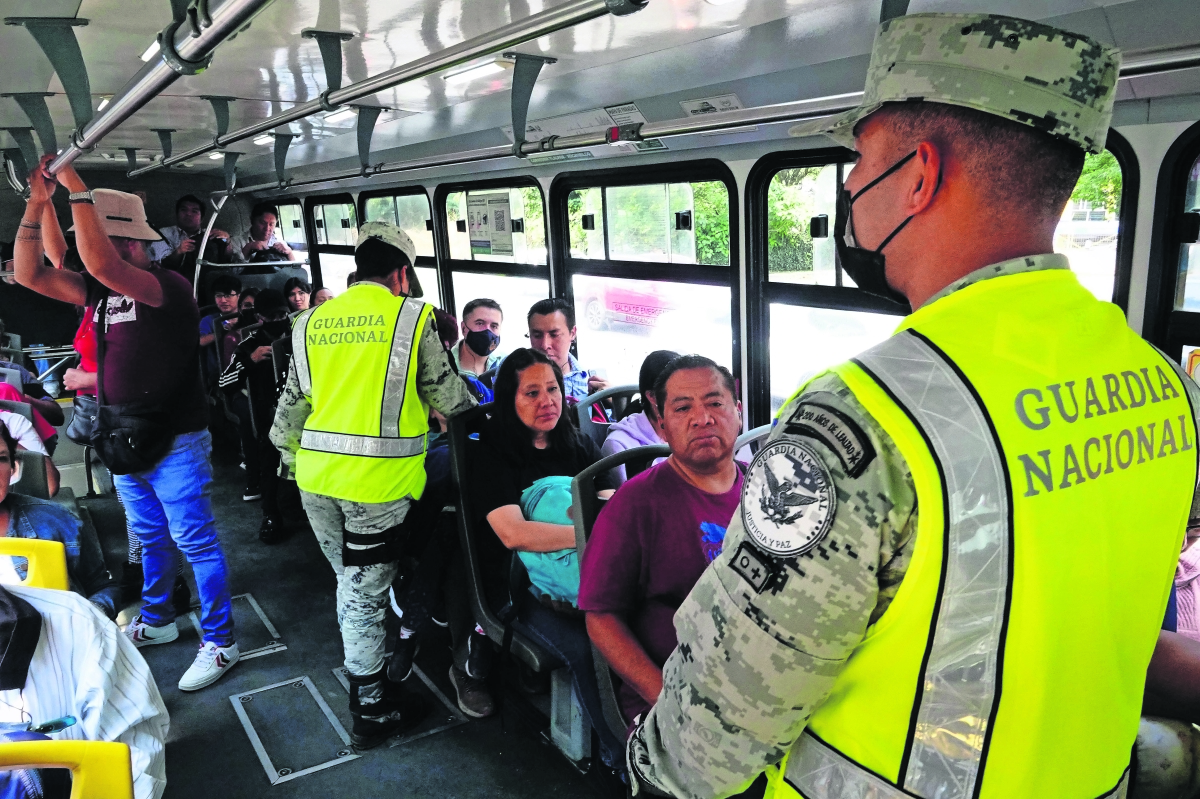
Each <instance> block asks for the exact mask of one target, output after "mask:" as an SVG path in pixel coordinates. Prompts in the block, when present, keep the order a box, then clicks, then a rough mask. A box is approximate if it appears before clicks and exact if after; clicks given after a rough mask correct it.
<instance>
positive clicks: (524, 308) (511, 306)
mask: <svg viewBox="0 0 1200 799" xmlns="http://www.w3.org/2000/svg"><path fill="white" fill-rule="evenodd" d="M453 280H454V283H453V288H454V302H455V304H456V305H457V306H458V307H457V308H455V314H456V316H457V317H458V320H459V321H460V322H461V321H462V315H463V314H462V311H463V308H464V307H465V306H466V304H467V303H468V302H470V301H471V300H476V299H480V298H482V297H486V298H487V299H490V300H495V301H496V302H498V303H499V304H500V308H501V309H502V311H503V313H504V327H503V328H502V329H501V331H500V347H499V349H498V350H497V352H499V353H501V354H508V353H510V352H512V351H513V350H515V349H519V348H520V347H528V346H529V339H528V338H526V334H527V333H528V332H529V328H528V325H527V324H526V322H525V316H526V314H528V313H529V308H530V307H531V306H532V305H533V304H534V303H535V302H537V301H538V300H544V299H546V298H547V297H549V296H550V281H548V280H541V279H539V278H533V277H513V276H508V275H489V274H482V273H479V272H455V273H454V274H453ZM421 282H422V284H423V285H424V282H425V276H424V275H421ZM460 332H461V331H460Z"/></svg>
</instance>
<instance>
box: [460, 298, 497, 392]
mask: <svg viewBox="0 0 1200 799" xmlns="http://www.w3.org/2000/svg"><path fill="white" fill-rule="evenodd" d="M503 325H504V311H502V310H500V303H498V302H496V301H495V300H489V299H486V298H480V299H476V300H471V301H470V302H468V303H467V304H466V305H465V306H463V318H462V335H463V340H462V341H461V342H459V344H458V346H457V347H454V348H453V349H452V350H451V352H452V353H453V354H454V363H455V365H457V366H458V373H459V374H460V375H470V376H471V377H479V376H480V375H481V374H483V373H484V372H487V371H488V370H490V369H494V368H495V367H496V365H497V364H499V363H500V354H499V353H497V352H496V348H497V347H499V346H500V328H501V327H503ZM455 338H457V336H456V337H455Z"/></svg>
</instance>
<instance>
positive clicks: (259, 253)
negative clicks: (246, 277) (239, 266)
mask: <svg viewBox="0 0 1200 799" xmlns="http://www.w3.org/2000/svg"><path fill="white" fill-rule="evenodd" d="M278 227H279V209H278V208H276V207H275V206H274V205H272V204H271V203H269V202H261V203H257V204H255V206H254V207H253V208H251V209H250V229H249V230H248V231H246V233H245V235H242V236H236V237H234V239H233V240H232V241H231V242H230V247H229V256H230V258H232V259H233V260H234V261H238V262H240V263H262V262H266V261H295V260H296V253H295V252H293V250H292V248H291V247H289V246H288V244H287V242H286V241H284V240H283V239H281V238H279V237H278V236H276V234H275V231H276V229H277V228H278Z"/></svg>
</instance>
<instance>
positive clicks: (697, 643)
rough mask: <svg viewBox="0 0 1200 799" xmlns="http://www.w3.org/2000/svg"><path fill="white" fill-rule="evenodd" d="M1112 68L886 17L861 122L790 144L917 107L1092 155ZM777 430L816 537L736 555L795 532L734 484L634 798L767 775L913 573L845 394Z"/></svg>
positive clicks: (767, 497) (716, 792)
mask: <svg viewBox="0 0 1200 799" xmlns="http://www.w3.org/2000/svg"><path fill="white" fill-rule="evenodd" d="M1119 64H1120V56H1119V53H1118V52H1117V51H1115V50H1113V49H1111V48H1107V47H1104V46H1102V45H1100V44H1098V43H1096V42H1094V41H1092V40H1090V39H1087V38H1085V37H1081V36H1077V35H1075V34H1070V33H1066V32H1064V31H1061V30H1058V29H1056V28H1052V27H1050V26H1047V25H1042V24H1039V23H1034V22H1027V21H1024V20H1017V19H1012V18H1009V17H999V16H993V15H984V14H962V15H944V14H918V15H912V16H907V17H899V18H897V19H894V20H891V21H889V22H885V23H883V24H882V25H881V26H880V30H879V34H878V36H877V38H876V41H875V46H874V48H873V50H872V56H871V64H870V67H869V68H868V73H867V84H866V89H865V92H864V97H863V101H862V105H861V106H859V107H858V108H856V109H854V110H852V111H850V112H847V113H845V114H843V115H841V116H839V117H835V118H833V119H820V120H814V121H810V122H806V123H802V124H800V125H797V126H795V127H793V128H792V129H791V131H790V132H791V133H792V135H796V136H805V135H814V134H818V133H821V134H827V135H830V136H832V137H833V138H834V139H836V140H837V141H838V142H839V143H841V144H844V145H846V146H851V147H852V146H853V145H854V128H855V126H856V125H857V124H858V123H859V122H860V121H862V120H863V119H864V118H866V117H867V116H869V115H870V114H872V113H874V112H875V111H877V110H879V109H880V108H881V107H882V106H883V105H884V104H885V103H893V102H913V101H927V102H939V103H946V104H951V105H957V106H962V107H967V108H973V109H975V110H979V111H983V112H986V113H989V114H994V115H997V116H1000V117H1003V118H1006V119H1009V120H1013V121H1016V122H1020V123H1023V124H1027V125H1030V126H1032V127H1035V128H1037V129H1039V130H1042V131H1044V132H1046V133H1049V134H1050V135H1052V136H1055V137H1058V138H1061V139H1065V140H1067V141H1069V142H1071V143H1073V144H1075V145H1077V146H1079V147H1080V148H1082V149H1084V150H1087V151H1090V152H1093V153H1098V152H1101V151H1102V150H1103V149H1104V142H1105V138H1106V135H1107V130H1108V123H1109V119H1110V118H1111V113H1112V101H1113V95H1114V92H1115V87H1116V82H1117V77H1118V71H1119ZM1066 268H1069V264H1068V262H1067V259H1066V258H1065V257H1064V256H1061V255H1039V256H1035V257H1027V258H1019V259H1015V260H1012V261H1007V262H1004V263H999V264H994V265H991V266H986V267H983V268H981V269H978V270H976V271H974V272H972V273H970V274H968V275H966V276H965V277H963V278H962V279H960V280H957V281H955V282H953V283H951V284H950V285H948V286H946V287H945V288H944V289H943V290H942V291H941V292H939V293H938V294H936V295H935V296H933V297H931V298H930V299H929V300H928V301H927V304H928V303H932V302H936V301H938V300H939V299H942V298H943V297H945V296H947V295H949V294H951V293H953V292H955V291H958V290H960V289H962V288H964V287H966V286H969V285H972V284H974V283H977V282H980V281H982V280H988V279H991V278H995V277H1002V276H1006V275H1013V274H1017V273H1021V272H1026V271H1033V270H1042V269H1066ZM1185 382H1188V381H1185ZM1198 396H1200V394H1198ZM814 420H815V421H814ZM777 422H778V425H777V427H776V428H775V429H774V430H773V431H772V433H771V436H770V438H769V439H768V443H767V444H766V445H765V446H764V449H763V450H762V451H761V452H760V454H759V458H760V459H761V458H763V456H764V455H766V454H767V449H768V448H770V447H772V446H773V445H777V446H778V447H779V448H780V449H779V451H781V452H782V451H788V452H790V453H791V455H789V459H792V460H793V462H794V463H795V465H796V469H795V473H796V476H797V480H798V481H799V482H800V483H803V482H804V481H805V480H810V481H812V485H807V486H805V488H806V489H807V491H806V493H807V494H808V495H813V496H823V497H825V498H826V499H825V500H823V501H825V502H826V507H825V508H824V509H822V508H821V507H820V506H819V505H814V506H810V507H811V508H815V509H816V511H815V512H817V513H822V512H823V513H825V514H826V521H825V522H824V526H823V527H821V528H820V529H817V530H816V531H815V533H814V532H812V525H811V522H810V521H809V520H806V523H807V524H808V528H807V529H809V532H810V534H811V539H810V540H811V541H815V542H816V544H815V546H813V547H812V548H811V549H808V550H807V551H805V552H803V554H800V555H795V556H790V557H789V556H783V555H773V556H769V557H764V555H763V551H762V550H761V549H759V548H757V547H754V546H749V545H747V546H743V544H744V543H745V542H748V540H750V539H751V538H753V536H752V535H751V534H750V533H748V531H747V524H752V525H753V524H755V519H754V518H753V517H754V516H758V517H759V518H762V517H764V516H765V517H766V518H768V519H771V520H772V521H775V522H776V524H777V525H780V528H779V529H780V530H781V532H780V533H779V534H780V535H783V536H787V535H788V534H789V532H788V530H789V528H790V527H791V526H792V525H790V521H791V520H792V519H793V518H798V517H799V516H800V514H799V513H797V514H795V517H793V516H791V515H787V514H790V512H791V510H792V509H790V508H787V507H784V505H786V502H782V503H781V502H777V501H776V500H778V499H779V497H781V496H783V495H784V494H786V493H788V492H781V491H779V490H776V489H778V488H780V487H779V486H775V485H770V486H762V485H756V484H755V482H754V481H753V480H752V479H750V477H748V479H747V482H746V487H745V488H744V489H743V496H742V504H741V506H739V509H738V512H737V514H736V515H735V517H734V519H733V520H732V522H731V523H730V526H729V530H728V533H727V534H726V538H725V544H724V549H723V552H722V554H721V555H720V556H719V557H718V558H717V559H716V560H715V561H714V562H713V563H712V565H711V566H710V567H709V569H708V570H707V571H706V572H705V573H704V575H703V576H702V577H701V578H700V580H699V582H697V584H696V586H695V588H694V589H693V590H692V593H691V594H690V595H689V596H688V598H687V599H686V600H685V601H684V603H683V604H682V605H681V607H680V608H679V610H678V611H677V613H676V615H675V626H676V631H677V633H678V640H679V645H678V648H677V649H676V650H675V652H674V653H673V654H672V655H671V657H670V658H669V659H668V661H667V663H666V665H665V666H664V668H663V690H662V693H661V694H660V695H659V699H658V702H657V704H656V705H655V706H654V708H652V709H651V710H650V712H649V713H647V714H646V716H645V718H643V719H641V720H640V723H639V724H638V725H637V726H636V728H635V730H634V732H633V734H632V735H631V737H630V739H629V745H628V752H627V756H628V764H629V770H630V773H631V775H632V777H633V782H634V786H635V793H637V792H638V791H639V789H640V790H643V791H646V792H649V793H652V794H660V795H669V796H677V797H697V798H699V797H713V796H728V795H730V794H732V793H736V792H738V791H742V790H745V788H746V787H747V786H748V785H749V784H750V782H751V781H752V780H753V779H754V778H755V777H756V776H757V775H758V774H759V773H761V772H762V771H763V770H764V768H766V767H768V766H771V765H774V764H777V763H779V762H780V761H781V760H782V759H783V757H784V756H785V755H786V754H787V753H788V751H789V750H790V749H791V748H792V746H793V745H794V744H795V742H796V741H797V739H799V738H800V735H801V733H802V732H803V731H804V729H805V726H806V725H807V723H808V720H809V718H810V717H811V716H812V714H813V712H814V711H815V710H816V709H817V708H818V707H820V705H821V704H822V703H823V702H825V700H826V699H827V697H828V695H829V693H830V691H831V690H832V689H833V686H834V683H835V681H836V680H837V678H838V676H839V674H840V673H841V671H842V669H843V667H844V666H845V663H846V661H847V660H848V658H849V657H850V656H851V654H852V653H853V652H854V650H855V648H856V647H857V646H858V645H859V643H860V642H861V641H862V640H863V637H864V635H865V634H866V632H867V630H868V628H869V626H870V625H872V624H873V623H874V622H875V621H877V620H878V619H879V618H880V617H881V616H882V615H883V613H884V611H885V610H887V608H888V607H889V605H890V604H891V602H892V601H893V599H894V598H895V596H896V593H897V591H898V589H899V586H900V584H901V582H902V581H903V579H904V576H905V574H906V572H907V570H908V568H909V565H910V562H911V560H912V556H913V551H914V546H915V540H916V530H917V514H918V508H917V506H916V489H915V486H914V482H913V477H912V472H911V470H910V468H909V466H908V464H907V463H906V461H905V459H904V457H903V456H902V455H901V453H900V451H899V449H898V448H897V446H896V444H895V442H894V441H893V440H892V438H891V437H890V436H889V435H888V433H887V432H885V430H884V429H883V427H882V426H881V425H880V424H879V423H878V422H877V421H876V420H875V419H874V418H873V417H872V416H871V415H870V414H869V413H868V412H867V411H866V410H865V408H864V407H863V406H862V404H861V403H860V402H859V401H858V399H857V398H856V397H855V396H854V394H853V393H852V391H851V390H850V388H849V387H848V386H847V385H846V384H845V382H844V381H843V380H842V379H841V378H840V377H838V376H837V375H836V374H834V373H825V374H822V375H819V376H817V377H816V378H815V379H813V380H812V381H811V382H809V383H808V385H806V386H805V387H804V388H803V389H802V390H801V392H800V393H798V394H797V395H796V396H794V397H793V398H792V399H791V400H790V401H789V402H788V403H787V404H786V405H785V406H784V407H783V409H782V410H781V411H780V413H779V415H778V417H777ZM806 460H807V462H805V461H806ZM761 471H763V472H765V473H766V474H767V475H770V477H768V478H767V479H768V480H777V478H775V477H774V476H773V475H771V469H769V468H766V469H763V470H761ZM753 472H754V469H753V468H752V473H753ZM808 501H813V500H808ZM752 503H753V504H752ZM760 505H761V508H760ZM750 508H752V509H753V513H749V514H748V512H747V511H748V509H750ZM760 510H761V513H759V511H760ZM748 516H749V517H751V518H749V519H748ZM780 519H782V522H781V521H780ZM795 526H796V528H797V529H799V528H800V527H801V526H802V525H801V524H800V523H797V524H796V525H795ZM761 534H762V533H761V532H760V535H761ZM797 549H799V548H797ZM775 551H777V552H781V551H787V547H779V548H777V549H775ZM793 551H795V550H793Z"/></svg>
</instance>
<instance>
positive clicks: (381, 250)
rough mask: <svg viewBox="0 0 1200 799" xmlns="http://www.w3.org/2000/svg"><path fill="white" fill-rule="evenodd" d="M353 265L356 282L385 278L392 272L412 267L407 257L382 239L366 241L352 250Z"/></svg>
mask: <svg viewBox="0 0 1200 799" xmlns="http://www.w3.org/2000/svg"><path fill="white" fill-rule="evenodd" d="M354 265H355V266H357V267H358V268H357V269H356V270H355V272H357V276H358V280H366V279H367V278H372V277H387V276H388V275H390V274H391V273H392V272H395V271H396V270H399V269H404V268H405V267H409V266H412V264H410V263H409V262H408V256H407V255H405V254H404V253H402V252H401V251H400V250H399V249H397V248H396V247H393V246H392V245H390V244H388V243H386V242H385V241H383V240H382V239H375V238H371V239H367V240H366V241H364V242H363V243H362V244H360V245H358V247H357V248H356V249H355V250H354Z"/></svg>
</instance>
